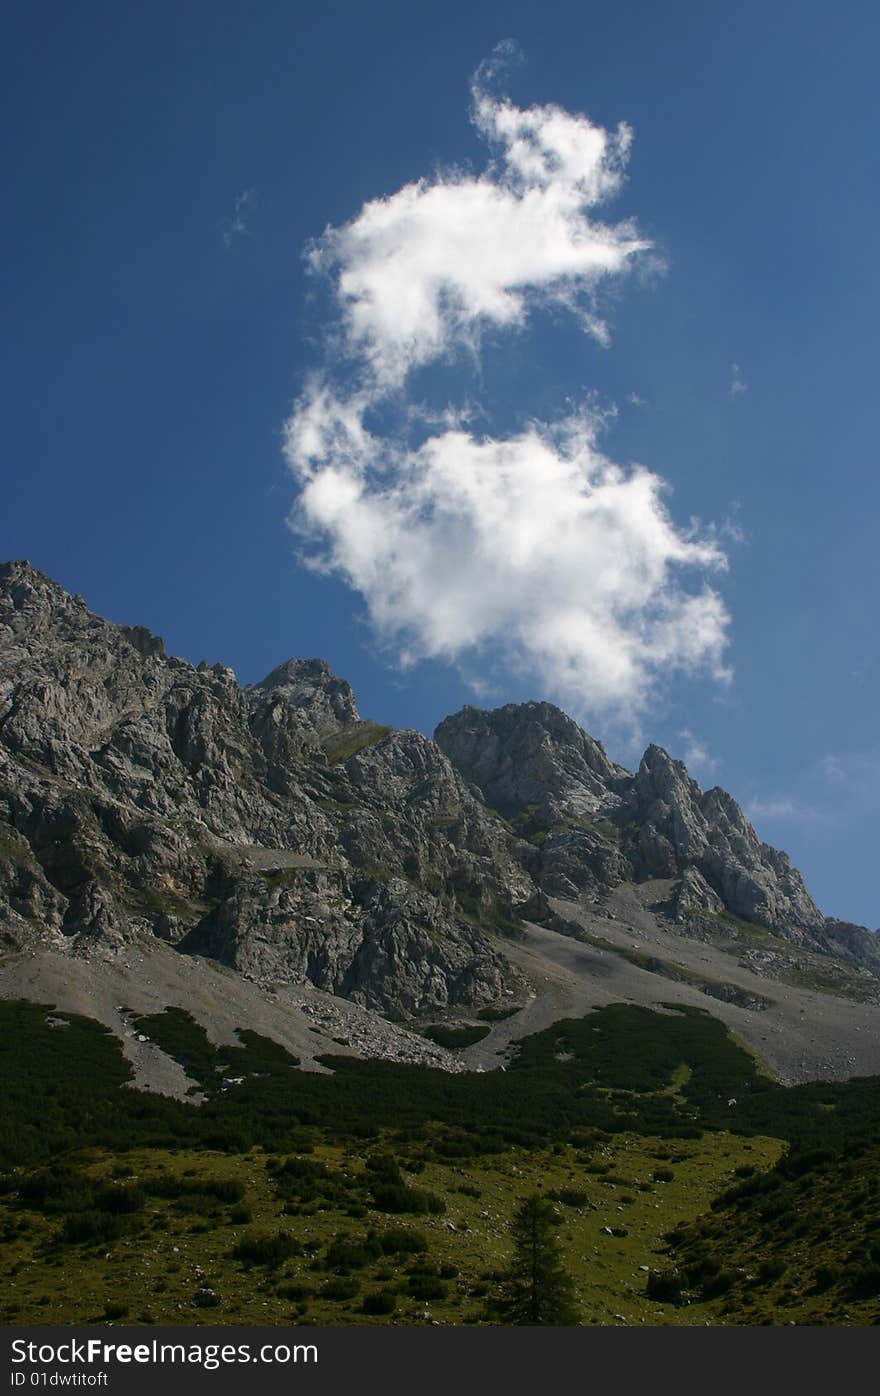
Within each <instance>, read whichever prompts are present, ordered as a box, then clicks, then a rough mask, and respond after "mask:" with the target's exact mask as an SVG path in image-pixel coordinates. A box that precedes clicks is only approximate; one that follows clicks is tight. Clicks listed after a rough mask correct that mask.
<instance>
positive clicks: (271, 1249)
mask: <svg viewBox="0 0 880 1396" xmlns="http://www.w3.org/2000/svg"><path fill="white" fill-rule="evenodd" d="M301 1253H302V1247H301V1246H300V1243H299V1241H297V1240H296V1238H295V1237H294V1236H291V1234H290V1232H289V1231H252V1232H250V1233H249V1234H248V1235H247V1236H243V1237H242V1238H241V1240H240V1241H239V1243H238V1245H237V1246H235V1248H234V1249H233V1251H232V1258H233V1260H241V1261H243V1262H244V1263H245V1265H268V1266H276V1265H280V1264H281V1263H282V1261H285V1260H287V1259H289V1257H290V1256H292V1255H300V1254H301Z"/></svg>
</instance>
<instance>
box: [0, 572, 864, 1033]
mask: <svg viewBox="0 0 880 1396" xmlns="http://www.w3.org/2000/svg"><path fill="white" fill-rule="evenodd" d="M649 878H662V879H671V880H672V881H673V883H674V891H673V894H672V900H671V902H670V914H671V915H673V916H674V917H676V918H677V919H678V920H687V919H688V918H689V917H693V916H695V915H707V914H708V915H711V914H715V915H727V914H732V915H734V916H737V917H740V918H742V919H743V920H745V921H749V922H752V923H754V924H756V925H758V926H761V927H763V928H765V929H766V930H768V931H769V932H771V933H772V934H774V935H777V936H779V937H781V938H783V939H786V940H790V941H798V942H803V943H804V944H805V945H807V946H808V947H809V948H811V949H813V950H818V951H820V952H821V953H823V954H826V955H831V956H834V957H837V958H838V959H845V960H848V961H849V962H851V963H854V964H860V965H863V966H866V967H867V968H869V969H871V970H877V971H880V954H878V951H877V942H876V941H875V939H874V938H873V937H872V936H871V935H870V934H869V933H868V932H866V931H865V930H864V929H863V928H860V927H854V926H850V925H848V924H847V923H842V922H837V921H826V919H825V918H824V917H823V916H822V915H821V914H820V913H819V911H818V910H817V908H816V907H815V905H814V903H813V902H812V900H811V899H810V897H809V895H808V893H807V891H806V889H805V887H804V884H803V881H802V879H801V877H800V874H799V873H798V872H797V871H796V870H795V869H794V868H793V867H792V866H791V864H790V862H789V860H788V859H787V857H786V856H785V854H783V853H779V852H777V851H776V850H775V849H771V848H769V847H768V846H767V845H766V844H762V843H761V842H760V841H759V840H758V838H757V836H756V835H755V832H754V830H753V829H752V828H751V826H750V825H749V823H748V821H747V820H746V819H745V817H744V815H743V814H742V811H741V810H740V809H739V807H738V806H737V805H736V803H735V801H734V800H732V799H731V797H730V796H729V795H727V794H725V793H724V792H723V791H721V790H717V789H716V790H710V791H707V792H705V793H704V792H702V791H701V790H700V789H699V787H698V786H697V785H696V784H695V782H694V781H693V780H691V779H690V777H689V776H688V774H687V771H686V770H685V768H684V766H682V765H681V763H679V762H675V761H672V760H671V759H670V758H669V756H668V755H667V754H666V753H665V752H664V751H662V750H661V749H659V748H657V747H650V748H649V749H648V751H647V752H646V753H645V756H644V758H643V760H642V763H641V765H640V767H639V770H638V771H637V772H636V773H635V774H631V773H630V772H628V771H626V770H624V769H623V768H622V767H620V766H617V765H615V763H613V762H612V761H610V760H609V758H608V757H607V755H606V753H605V751H604V749H603V748H602V746H601V744H600V743H599V742H597V741H595V740H594V739H593V738H592V737H590V736H588V735H587V734H586V733H585V732H583V731H582V730H581V729H580V728H579V727H578V726H577V724H576V723H575V722H573V721H572V719H571V718H569V717H567V716H566V715H565V714H564V713H562V712H560V710H559V709H558V708H555V707H553V706H552V705H551V704H549V703H526V704H519V705H508V706H507V707H504V708H500V709H498V710H497V711H495V712H481V711H479V710H477V709H475V708H465V709H463V710H462V711H461V712H460V713H458V714H457V715H455V716H454V717H450V718H447V719H446V720H445V722H443V723H441V725H440V727H439V728H438V729H437V732H436V734H435V739H434V740H433V741H432V740H429V739H428V738H426V737H424V736H422V735H421V734H420V733H418V732H412V731H393V730H391V729H390V728H387V727H382V726H379V725H378V724H376V723H374V722H371V721H367V720H364V719H363V718H362V717H361V716H360V714H359V713H358V710H357V706H356V703H355V699H354V695H353V693H352V691H351V688H350V686H349V685H348V684H347V683H346V682H345V681H344V680H343V679H340V678H337V677H336V676H334V675H333V674H332V673H331V672H330V670H329V669H328V667H327V665H326V664H325V663H324V662H323V661H322V660H319V659H314V660H298V659H291V660H288V661H287V662H286V663H285V664H282V665H281V666H279V668H277V669H275V670H273V672H272V673H271V674H269V675H268V676H267V678H265V679H264V680H263V681H262V682H261V683H258V684H254V685H252V686H245V687H242V686H241V685H239V684H238V682H237V681H236V678H235V675H234V674H233V672H232V671H231V670H230V669H228V668H226V667H224V666H223V665H219V664H216V665H213V666H208V665H207V664H204V663H202V664H199V665H198V666H193V665H192V664H189V663H188V662H186V661H185V660H182V659H178V658H175V657H173V656H169V655H167V654H166V652H165V647H164V645H163V643H162V641H161V640H160V639H158V638H157V637H155V636H153V635H152V634H151V633H150V632H149V631H148V630H146V629H144V628H143V627H140V626H117V625H112V624H110V623H109V622H107V621H105V620H102V619H101V618H100V617H98V616H96V615H93V614H92V613H91V612H90V611H89V610H88V608H87V607H86V605H85V602H84V601H83V600H82V598H81V597H74V596H70V595H69V594H68V593H67V592H66V591H65V590H64V589H63V588H62V587H61V586H59V585H58V584H57V583H55V582H53V581H51V580H50V579H49V578H47V577H45V576H43V575H42V574H41V573H40V572H38V571H36V570H35V569H34V568H32V567H30V566H29V565H28V564H27V563H22V562H13V563H7V564H5V565H3V566H2V567H0V944H4V943H5V945H6V946H7V947H9V946H12V947H14V946H16V945H19V946H21V945H27V944H34V945H50V946H52V947H53V948H54V949H56V950H58V949H62V950H63V951H64V952H65V953H69V954H74V955H83V954H85V955H88V954H89V952H90V947H93V946H95V945H96V944H100V946H101V947H102V949H104V950H106V948H107V947H108V946H109V947H112V946H114V945H118V946H122V945H123V944H124V943H125V942H126V941H127V940H129V939H130V938H132V937H133V936H138V935H152V936H156V937H158V938H160V939H161V940H163V941H165V942H166V943H168V944H170V945H172V946H174V947H176V948H177V949H178V950H179V951H180V952H181V953H182V954H187V953H190V954H199V955H205V956H211V957H213V958H215V959H217V960H219V961H221V962H223V963H224V964H227V965H229V966H231V967H232V968H234V969H236V970H238V971H239V972H241V973H242V974H244V975H246V976H248V977H250V978H253V979H256V980H258V981H261V982H270V981H274V982H286V983H307V982H308V983H312V984H314V985H315V986H317V987H318V988H321V989H324V990H328V991H329V992H331V993H333V994H336V995H341V996H343V997H346V998H349V999H351V1000H353V1001H355V1002H357V1003H360V1004H363V1005H365V1006H368V1007H371V1008H375V1009H378V1010H380V1011H381V1012H383V1013H385V1014H388V1015H392V1016H410V1015H418V1014H419V1013H424V1012H435V1011H436V1010H438V1009H443V1008H447V1007H449V1008H455V1007H475V1006H477V1005H481V1004H490V1003H495V1002H497V1001H499V1000H501V999H502V998H503V997H504V996H505V995H507V994H509V992H510V990H511V989H512V988H515V987H516V985H517V983H518V981H517V977H516V974H515V973H514V971H513V970H512V969H511V967H510V964H509V962H508V960H507V959H506V957H505V954H504V936H505V935H508V936H509V935H515V934H516V929H517V924H518V917H519V916H520V915H525V916H529V917H533V918H534V919H541V917H542V916H545V918H546V907H547V898H548V897H557V898H558V897H562V898H566V897H568V898H575V897H578V896H579V895H580V894H581V893H583V892H584V891H585V890H587V889H593V890H594V891H595V890H596V889H599V890H601V889H603V888H605V889H608V888H613V887H615V886H616V885H618V884H619V883H621V882H627V881H642V880H645V879H649Z"/></svg>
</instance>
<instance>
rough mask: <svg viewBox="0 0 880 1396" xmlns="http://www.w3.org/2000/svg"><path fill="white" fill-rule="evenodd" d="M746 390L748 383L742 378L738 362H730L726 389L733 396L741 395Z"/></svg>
mask: <svg viewBox="0 0 880 1396" xmlns="http://www.w3.org/2000/svg"><path fill="white" fill-rule="evenodd" d="M748 390H749V385H748V383H747V382H746V380H745V379H744V378H743V375H742V369H741V368H740V366H739V364H731V365H730V386H729V388H728V389H727V391H728V394H729V396H730V397H733V398H736V397H742V395H743V393H747V392H748Z"/></svg>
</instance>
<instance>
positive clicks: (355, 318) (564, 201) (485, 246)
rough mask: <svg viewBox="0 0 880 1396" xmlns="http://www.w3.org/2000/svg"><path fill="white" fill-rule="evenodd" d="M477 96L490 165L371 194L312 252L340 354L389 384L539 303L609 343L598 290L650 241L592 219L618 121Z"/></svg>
mask: <svg viewBox="0 0 880 1396" xmlns="http://www.w3.org/2000/svg"><path fill="white" fill-rule="evenodd" d="M473 96H474V122H475V125H476V127H477V129H478V130H479V131H480V133H481V134H482V135H483V136H484V137H485V139H486V140H487V141H488V142H489V143H490V145H491V146H492V148H493V150H495V151H496V152H497V157H498V158H497V160H496V161H495V162H493V163H491V164H490V165H489V167H488V168H487V169H486V170H485V171H484V172H483V173H482V174H480V175H471V174H464V173H462V172H460V171H450V172H447V173H445V174H443V175H440V176H438V177H437V178H435V179H432V180H428V179H420V180H418V181H417V182H415V183H413V184H407V185H405V186H404V187H403V188H402V189H399V190H398V191H397V192H396V193H395V194H391V195H389V196H388V197H387V198H381V199H374V200H372V201H371V202H369V203H367V204H365V205H364V207H363V208H362V209H361V211H360V213H359V214H358V216H357V217H356V218H355V219H353V220H352V221H351V222H350V223H347V224H345V226H344V227H341V228H328V229H327V230H326V232H325V233H324V234H323V236H322V237H321V238H319V239H318V240H317V241H316V242H315V243H314V244H313V246H312V248H311V249H310V253H309V261H310V264H311V266H312V268H313V269H315V270H323V271H325V272H328V273H332V274H333V276H334V277H335V285H336V291H337V295H338V299H339V306H340V311H341V315H342V319H343V324H344V329H345V335H346V340H347V346H348V348H349V350H351V351H353V352H355V353H356V354H358V355H359V356H361V357H362V358H363V360H364V361H365V362H366V363H367V364H369V366H370V369H371V371H372V375H373V378H374V381H375V384H376V385H378V386H381V387H384V388H391V387H399V386H400V384H401V383H403V381H404V379H405V378H406V376H407V374H408V373H409V372H410V370H412V369H413V368H416V367H418V366H419V365H421V364H425V363H428V362H430V361H431V360H433V359H436V358H438V357H441V356H443V355H446V354H448V353H450V352H452V351H453V350H454V349H456V348H460V347H461V345H462V344H463V343H464V344H467V345H470V346H471V347H472V348H473V347H476V345H477V344H478V342H479V338H480V334H481V332H482V331H483V330H485V329H487V328H489V327H490V326H494V327H496V328H512V327H521V326H522V325H524V323H525V321H526V319H527V316H528V313H529V310H530V309H531V308H532V307H533V306H536V305H561V306H564V307H566V308H568V309H569V310H571V311H573V312H574V313H575V314H576V315H578V316H579V318H580V320H581V322H582V324H583V326H584V328H585V329H587V330H588V331H589V332H590V333H592V334H593V335H595V336H596V338H598V339H599V340H601V341H602V342H605V341H606V340H607V328H606V326H605V324H604V322H603V321H602V319H601V317H600V315H599V314H598V313H597V311H596V308H595V304H594V299H593V292H594V291H595V289H596V288H597V286H598V284H599V282H600V281H602V280H603V278H606V277H609V276H612V275H616V274H619V273H621V272H623V271H625V270H626V269H627V267H628V265H629V264H630V262H631V261H632V259H633V258H634V257H635V256H636V255H637V254H638V253H640V252H645V251H647V249H648V247H649V243H648V242H646V241H645V240H644V239H643V238H641V237H639V236H638V234H637V232H636V230H635V228H634V227H633V225H632V224H630V223H627V222H624V223H619V224H617V225H610V224H605V223H598V222H594V221H591V219H590V217H589V216H588V213H589V210H590V209H591V208H592V207H594V206H595V205H597V204H599V203H601V202H603V201H604V200H605V199H607V198H609V197H610V196H611V195H612V194H613V193H614V192H615V190H616V189H617V188H618V186H619V184H620V181H621V177H622V171H623V167H624V165H625V163H626V156H627V152H628V149H629V143H630V133H629V130H628V128H627V127H625V126H621V127H619V128H618V130H617V131H616V132H614V133H609V132H607V131H605V130H603V129H602V127H600V126H594V125H593V124H592V123H591V122H589V121H588V120H587V118H586V117H584V116H571V115H570V114H569V113H568V112H565V111H562V110H561V108H559V107H554V106H546V107H531V108H529V109H528V110H526V111H523V110H520V109H519V108H517V107H514V106H512V104H511V103H510V102H507V101H498V100H496V99H495V98H493V97H491V96H490V95H489V94H488V93H487V92H486V91H485V90H484V89H483V88H482V86H481V85H480V78H479V75H478V78H477V80H476V81H475V86H474V93H473Z"/></svg>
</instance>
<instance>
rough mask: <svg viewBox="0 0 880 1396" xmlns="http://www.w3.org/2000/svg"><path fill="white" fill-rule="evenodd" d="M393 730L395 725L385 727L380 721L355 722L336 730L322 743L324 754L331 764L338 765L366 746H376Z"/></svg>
mask: <svg viewBox="0 0 880 1396" xmlns="http://www.w3.org/2000/svg"><path fill="white" fill-rule="evenodd" d="M393 731H394V728H393V727H383V726H381V725H380V724H379V723H378V722H366V721H365V722H355V723H352V724H351V726H349V727H343V728H341V729H340V730H339V731H338V732H334V733H333V735H332V737H328V738H327V740H326V741H325V742H323V743H322V745H323V748H324V754H325V756H326V757H327V760H328V761H329V762H330V765H331V766H337V765H339V764H340V762H342V761H347V760H348V759H349V757H350V756H354V755H356V753H357V752H359V751H363V750H364V748H365V747H370V746H376V744H377V743H378V742H381V741H382V739H383V737H387V736H388V734H389V733H390V732H393Z"/></svg>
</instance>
